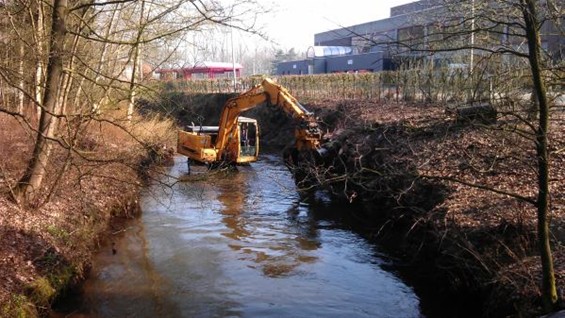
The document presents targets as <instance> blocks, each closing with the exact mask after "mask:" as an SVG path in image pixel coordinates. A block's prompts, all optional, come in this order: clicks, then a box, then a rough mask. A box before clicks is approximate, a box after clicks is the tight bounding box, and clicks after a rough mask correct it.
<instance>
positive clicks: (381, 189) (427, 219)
mask: <svg viewBox="0 0 565 318" xmlns="http://www.w3.org/2000/svg"><path fill="white" fill-rule="evenodd" d="M310 107H311V108H315V109H318V111H319V112H321V113H327V114H331V117H330V118H331V120H332V122H333V123H334V127H335V129H336V130H335V131H334V132H333V137H332V138H333V140H332V142H331V144H329V145H328V146H327V147H329V148H330V152H331V153H332V154H331V155H329V156H328V158H329V159H326V160H325V162H324V166H325V168H326V169H325V170H323V169H319V168H317V169H316V171H314V170H313V169H311V171H310V172H311V173H312V174H313V175H314V178H312V176H310V181H311V180H312V179H315V180H316V181H317V182H318V184H319V185H320V186H321V187H322V188H325V189H327V190H328V191H330V192H332V193H334V194H335V197H336V198H340V199H341V200H344V201H350V202H358V203H359V204H362V205H364V206H365V211H366V213H365V214H366V215H365V216H364V217H365V218H366V219H367V220H372V222H371V226H372V227H373V229H372V230H371V229H369V230H368V235H370V236H371V237H372V238H373V239H374V240H375V241H376V242H379V244H380V245H381V246H385V247H386V246H388V247H389V252H391V253H393V255H396V256H397V257H398V258H399V259H400V260H401V263H403V266H404V267H405V270H404V271H403V272H404V273H406V275H407V276H408V277H410V279H411V280H413V281H414V282H416V285H417V286H419V287H420V288H419V291H420V294H424V295H426V294H428V295H429V294H433V295H435V300H436V302H437V304H436V305H437V306H438V307H454V308H455V311H454V312H453V313H451V314H448V316H460V317H461V316H465V317H473V316H479V315H480V316H487V317H508V316H510V317H512V316H516V317H535V316H539V315H541V314H542V312H541V309H540V286H539V284H540V281H541V268H540V267H541V266H540V261H539V257H538V250H537V240H536V239H537V238H536V225H537V218H536V208H535V206H534V205H533V204H531V203H528V202H526V200H528V199H529V200H535V198H536V191H537V174H536V160H537V159H536V155H535V148H534V147H535V144H534V143H533V141H531V140H528V139H526V138H523V135H520V134H518V133H517V130H519V128H521V127H520V123H518V122H517V121H516V120H514V119H513V115H512V112H508V110H504V109H501V111H499V114H498V120H497V121H496V122H493V121H492V120H490V119H489V120H487V121H482V120H477V121H467V120H461V118H457V116H456V115H457V114H455V113H449V112H446V110H445V108H444V107H441V106H436V105H415V104H405V103H370V102H359V101H342V102H338V103H335V102H331V101H323V102H315V103H312V104H311V105H310ZM332 110H333V111H334V112H332ZM505 111H506V112H505ZM516 112H517V111H514V114H516ZM323 118H324V117H322V119H323ZM564 119H565V115H564V114H563V113H562V112H555V113H554V114H553V117H552V122H551V132H550V140H551V142H550V151H551V169H552V170H551V175H552V177H551V182H550V187H551V191H552V209H551V222H552V223H551V224H552V225H551V229H552V233H553V237H552V243H553V253H554V254H553V255H554V259H555V274H556V279H557V284H558V286H563V284H564V283H565V280H564V278H565V276H564V274H565V266H564V263H563V261H564V249H563V244H562V243H563V240H562V238H563V236H562V233H563V230H562V229H563V224H564V220H565V219H564V216H565V196H564V193H565V184H564V182H563V181H562V180H563V177H564V176H565V154H564V153H563V151H562V150H563V148H564V146H565V143H564V139H563V136H564V135H565V126H564V125H563V124H564ZM320 171H324V173H320ZM335 180H339V181H337V182H336V181H335ZM525 199H526V200H525ZM383 205H385V206H388V208H386V209H383ZM417 290H418V288H417ZM561 296H562V295H561Z"/></svg>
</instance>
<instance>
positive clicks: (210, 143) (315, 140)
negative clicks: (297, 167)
mask: <svg viewBox="0 0 565 318" xmlns="http://www.w3.org/2000/svg"><path fill="white" fill-rule="evenodd" d="M266 102H267V103H270V104H272V105H276V106H279V107H280V108H282V109H283V110H284V111H285V112H286V113H287V114H289V115H290V116H291V117H292V118H293V119H294V120H295V122H296V130H295V138H296V145H295V147H296V148H297V150H299V151H303V150H317V149H318V148H319V147H320V140H321V139H322V134H321V132H320V129H319V126H318V121H317V119H316V117H315V116H314V114H312V113H311V112H309V111H308V110H306V108H304V106H302V105H301V104H300V103H299V102H298V101H297V100H296V98H294V97H293V96H292V95H291V94H290V93H289V92H288V91H287V90H286V89H285V88H284V87H282V86H280V85H278V84H276V83H275V82H274V81H272V80H271V79H269V78H266V79H264V80H263V81H262V82H261V84H259V85H256V86H254V87H252V88H251V89H250V90H248V91H246V92H244V93H242V94H240V95H238V96H236V97H234V98H231V99H229V100H228V101H227V102H226V104H225V105H224V107H223V109H222V113H221V115H220V121H219V125H218V126H217V128H216V129H213V128H208V127H206V128H207V129H203V128H202V127H201V129H200V130H198V129H195V128H193V129H192V131H179V139H178V145H177V152H179V153H181V154H184V155H186V156H188V157H189V158H190V159H193V160H196V161H199V162H204V163H214V162H219V161H221V162H228V163H236V164H238V163H239V164H241V163H248V162H253V161H256V160H257V156H258V149H259V138H258V136H259V135H258V129H257V127H258V126H257V122H256V121H255V120H254V119H250V118H245V117H241V116H240V115H241V113H243V112H245V111H248V110H250V109H252V108H255V107H257V106H259V105H263V104H265V103H266Z"/></svg>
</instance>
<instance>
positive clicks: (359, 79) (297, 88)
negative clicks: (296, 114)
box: [165, 69, 502, 103]
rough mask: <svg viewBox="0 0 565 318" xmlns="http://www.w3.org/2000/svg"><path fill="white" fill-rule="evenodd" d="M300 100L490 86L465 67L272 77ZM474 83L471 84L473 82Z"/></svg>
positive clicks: (416, 97) (438, 97)
mask: <svg viewBox="0 0 565 318" xmlns="http://www.w3.org/2000/svg"><path fill="white" fill-rule="evenodd" d="M273 78H274V79H276V81H277V83H279V84H281V85H282V86H284V87H285V88H287V89H288V90H289V91H290V92H291V93H292V94H293V95H294V96H295V97H297V98H298V99H300V100H306V101H307V100H312V99H318V100H320V99H322V100H323V99H357V100H374V101H411V102H422V103H428V102H435V103H438V102H439V103H445V102H448V101H464V100H467V99H468V97H469V96H472V98H473V99H474V100H481V99H482V100H484V99H488V98H490V97H491V95H492V89H493V85H499V84H500V85H501V84H502V82H501V81H496V80H495V79H493V78H492V76H490V77H485V78H482V79H481V80H477V79H475V80H474V81H471V79H470V77H469V76H468V73H467V71H466V70H450V69H434V70H432V71H426V70H422V69H411V70H405V71H391V72H379V73H358V74H352V73H339V74H318V75H296V76H291V75H286V76H273ZM260 81H261V77H248V78H240V79H238V80H237V83H236V89H235V91H238V92H242V91H245V90H247V89H248V88H250V87H252V86H253V85H256V84H258V83H260ZM473 83H474V84H473ZM165 86H166V87H167V88H168V89H171V90H177V91H182V92H186V93H230V92H234V82H233V79H213V80H192V81H174V82H167V83H166V84H165Z"/></svg>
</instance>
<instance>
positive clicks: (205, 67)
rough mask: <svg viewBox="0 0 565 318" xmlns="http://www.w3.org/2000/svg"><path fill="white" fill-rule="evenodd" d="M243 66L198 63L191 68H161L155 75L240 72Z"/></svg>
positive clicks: (236, 64)
mask: <svg viewBox="0 0 565 318" xmlns="http://www.w3.org/2000/svg"><path fill="white" fill-rule="evenodd" d="M242 68H243V66H242V65H241V64H239V63H231V62H198V63H195V64H194V65H192V66H185V67H178V68H162V69H159V70H157V71H156V72H157V73H169V72H187V73H199V72H208V71H212V72H220V73H221V72H228V71H232V70H233V69H236V70H241V69H242Z"/></svg>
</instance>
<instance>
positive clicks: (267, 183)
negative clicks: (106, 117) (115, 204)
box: [70, 155, 423, 317]
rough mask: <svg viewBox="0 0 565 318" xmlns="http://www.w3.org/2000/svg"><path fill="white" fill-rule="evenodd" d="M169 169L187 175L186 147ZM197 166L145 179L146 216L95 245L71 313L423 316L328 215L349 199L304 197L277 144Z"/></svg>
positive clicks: (369, 250) (372, 250) (380, 262)
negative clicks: (229, 167)
mask: <svg viewBox="0 0 565 318" xmlns="http://www.w3.org/2000/svg"><path fill="white" fill-rule="evenodd" d="M168 169H169V170H168V171H167V173H168V174H169V175H171V176H175V177H178V176H182V175H183V174H184V173H185V172H186V164H185V161H184V159H183V158H182V157H177V158H175V166H173V167H171V168H168ZM199 169H200V170H199ZM203 169H204V167H193V172H195V173H193V174H192V175H191V176H189V177H188V178H187V179H189V180H188V181H185V182H179V183H176V184H174V185H173V186H171V187H163V186H162V185H158V184H156V185H153V186H151V187H148V188H147V189H146V191H145V192H144V194H143V199H142V202H141V207H142V212H143V213H142V217H141V218H140V219H138V220H135V221H132V222H131V223H130V224H129V227H128V229H127V231H126V232H125V233H124V235H123V236H121V237H120V239H119V240H117V241H116V242H115V245H113V251H112V248H110V247H108V248H104V249H103V250H102V251H100V253H99V254H98V255H97V256H96V258H95V260H94V263H93V268H92V271H91V275H90V278H89V279H88V280H87V281H86V283H85V284H84V288H83V292H82V295H81V299H80V305H79V306H78V307H77V308H78V309H75V311H74V315H75V316H76V317H422V316H423V315H422V314H421V312H420V302H419V299H418V297H417V296H416V295H415V294H414V291H413V290H412V288H411V287H409V286H407V285H406V284H405V283H404V282H403V281H402V280H401V279H399V278H398V277H397V276H396V275H395V274H394V273H392V272H390V271H387V270H385V269H383V268H390V266H386V265H387V264H388V263H389V261H387V257H386V255H383V254H382V253H381V252H380V251H379V248H378V247H377V246H375V245H374V244H371V243H369V242H368V241H367V240H366V239H364V238H363V237H362V236H361V235H359V234H357V233H356V232H355V231H353V230H351V228H350V226H349V225H348V224H346V222H342V221H340V219H339V218H336V217H333V216H330V215H332V214H335V212H338V213H337V214H338V215H339V213H351V212H352V211H335V209H336V208H335V207H334V206H332V205H331V204H330V202H329V201H328V200H325V199H324V198H323V197H319V198H318V199H317V200H313V201H312V200H311V201H305V200H302V199H301V197H300V195H299V194H298V192H297V191H296V188H295V186H294V182H293V180H292V177H291V175H290V173H289V172H288V170H287V169H286V167H285V166H284V165H283V164H282V163H281V161H280V159H279V158H278V157H277V156H270V155H266V156H263V157H262V158H261V160H260V161H259V162H257V163H254V164H252V165H251V166H245V167H240V168H239V169H238V171H237V172H231V173H211V174H206V173H205V172H203ZM173 180H174V179H172V178H168V179H167V178H164V179H163V181H164V182H165V183H167V184H171V183H172V181H173ZM308 202H309V203H308ZM313 202H315V203H313ZM343 208H344V207H343V206H342V207H341V208H340V209H343ZM70 316H71V317H72V316H73V315H70Z"/></svg>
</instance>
